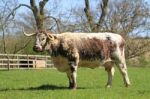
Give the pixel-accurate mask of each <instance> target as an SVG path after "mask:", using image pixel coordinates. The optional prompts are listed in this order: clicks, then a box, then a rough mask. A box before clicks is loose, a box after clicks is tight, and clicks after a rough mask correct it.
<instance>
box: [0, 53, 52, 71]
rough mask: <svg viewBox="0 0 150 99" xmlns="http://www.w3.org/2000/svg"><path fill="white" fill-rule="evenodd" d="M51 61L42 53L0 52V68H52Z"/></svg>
mask: <svg viewBox="0 0 150 99" xmlns="http://www.w3.org/2000/svg"><path fill="white" fill-rule="evenodd" d="M52 67H53V63H52V61H51V57H50V56H43V55H21V54H0V69H4V68H8V69H20V68H34V69H35V68H52Z"/></svg>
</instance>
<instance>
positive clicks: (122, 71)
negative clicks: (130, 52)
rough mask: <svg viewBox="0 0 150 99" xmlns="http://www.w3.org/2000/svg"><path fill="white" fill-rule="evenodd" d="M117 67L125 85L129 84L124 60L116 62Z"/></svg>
mask: <svg viewBox="0 0 150 99" xmlns="http://www.w3.org/2000/svg"><path fill="white" fill-rule="evenodd" d="M116 65H117V67H118V68H119V70H120V72H121V74H122V76H123V81H124V84H125V86H126V87H128V86H129V85H130V80H129V77H128V72H127V67H126V64H125V63H124V62H120V63H116Z"/></svg>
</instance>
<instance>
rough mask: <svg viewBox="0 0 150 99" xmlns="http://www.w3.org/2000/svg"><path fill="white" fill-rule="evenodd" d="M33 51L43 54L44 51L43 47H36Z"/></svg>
mask: <svg viewBox="0 0 150 99" xmlns="http://www.w3.org/2000/svg"><path fill="white" fill-rule="evenodd" d="M33 50H34V51H35V52H42V51H43V49H42V47H38V46H34V47H33Z"/></svg>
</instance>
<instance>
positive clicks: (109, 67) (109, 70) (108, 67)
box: [104, 61, 115, 88]
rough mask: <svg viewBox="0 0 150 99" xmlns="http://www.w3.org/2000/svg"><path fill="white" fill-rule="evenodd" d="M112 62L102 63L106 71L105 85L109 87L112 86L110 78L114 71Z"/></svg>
mask: <svg viewBox="0 0 150 99" xmlns="http://www.w3.org/2000/svg"><path fill="white" fill-rule="evenodd" d="M113 64H114V63H113V62H112V61H108V62H106V63H105V64H104V66H105V70H106V71H107V73H108V81H107V84H106V87H108V88H109V87H111V86H112V79H113V76H114V72H115V69H114V67H113Z"/></svg>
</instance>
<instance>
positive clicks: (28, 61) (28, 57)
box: [27, 54, 30, 69]
mask: <svg viewBox="0 0 150 99" xmlns="http://www.w3.org/2000/svg"><path fill="white" fill-rule="evenodd" d="M27 62H28V69H29V67H30V66H29V55H28V54H27Z"/></svg>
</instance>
